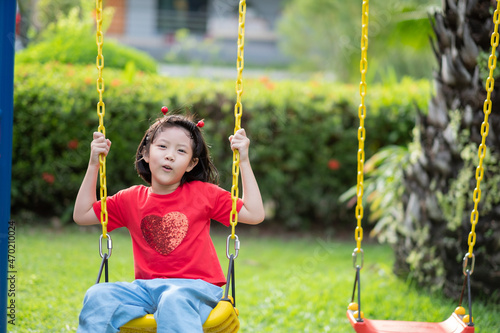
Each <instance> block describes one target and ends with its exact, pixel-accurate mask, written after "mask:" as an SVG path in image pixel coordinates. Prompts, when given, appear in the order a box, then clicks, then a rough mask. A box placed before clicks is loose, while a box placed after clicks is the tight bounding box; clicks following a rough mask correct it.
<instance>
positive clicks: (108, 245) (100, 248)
mask: <svg viewBox="0 0 500 333" xmlns="http://www.w3.org/2000/svg"><path fill="white" fill-rule="evenodd" d="M102 239H103V235H102V234H101V236H100V237H99V254H100V255H101V258H104V254H103V253H102ZM106 239H107V242H106V243H107V248H108V255H107V257H108V258H109V257H111V251H112V250H113V241H112V240H111V236H109V235H108V234H106Z"/></svg>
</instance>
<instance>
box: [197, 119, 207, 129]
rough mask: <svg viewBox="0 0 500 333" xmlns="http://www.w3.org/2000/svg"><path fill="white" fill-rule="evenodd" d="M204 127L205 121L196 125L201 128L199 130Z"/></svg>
mask: <svg viewBox="0 0 500 333" xmlns="http://www.w3.org/2000/svg"><path fill="white" fill-rule="evenodd" d="M203 126H205V122H204V121H203V120H200V121H199V122H198V123H197V124H196V127H199V128H202V127H203Z"/></svg>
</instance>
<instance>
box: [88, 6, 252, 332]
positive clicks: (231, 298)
mask: <svg viewBox="0 0 500 333" xmlns="http://www.w3.org/2000/svg"><path fill="white" fill-rule="evenodd" d="M245 13H246V1H245V0H240V1H239V24H238V53H237V62H236V65H237V80H236V95H237V96H236V104H235V107H234V116H235V127H234V132H235V133H236V131H238V130H239V129H240V128H241V116H242V114H243V107H242V104H241V95H242V94H243V80H242V74H243V66H244V58H243V54H244V52H243V51H244V36H245ZM96 23H97V32H96V43H97V59H96V67H97V70H98V79H97V91H98V93H99V102H98V103H97V115H98V117H99V126H98V131H99V132H100V133H103V134H104V135H106V133H105V131H106V129H105V127H104V115H105V104H104V102H103V99H102V97H103V92H104V79H103V77H102V70H103V68H104V57H103V55H102V46H103V39H104V35H103V32H102V0H96ZM99 164H100V167H99V182H100V199H101V225H102V235H100V238H99V254H100V256H101V258H102V261H101V265H100V268H99V273H98V276H97V281H96V283H99V282H100V280H101V276H102V273H103V271H104V275H105V277H104V279H105V281H106V282H108V260H109V257H110V256H111V252H112V248H113V244H112V240H111V237H110V236H109V235H108V234H107V224H108V212H107V207H106V198H107V187H106V156H104V155H100V156H99ZM232 174H233V178H232V187H231V199H232V211H231V213H230V224H231V234H230V235H229V236H228V237H227V240H226V256H227V258H228V260H229V265H228V272H227V276H226V286H225V292H224V294H223V298H222V299H221V300H220V301H219V303H218V304H217V306H216V307H215V308H214V309H213V310H212V312H211V313H210V315H209V317H208V318H207V320H206V321H205V323H204V324H203V330H204V332H206V333H216V332H220V333H235V332H238V330H239V328H240V322H239V319H238V315H239V312H238V309H237V308H236V296H235V291H236V290H235V274H234V260H235V259H236V258H237V257H238V253H239V249H240V242H239V239H238V236H237V235H236V234H235V227H236V225H237V223H238V212H237V205H236V203H237V200H238V197H239V191H238V180H239V152H238V150H237V149H235V150H234V151H233V164H232ZM103 239H104V240H106V247H107V253H103V248H102V247H103V246H102V243H103ZM231 240H233V242H234V253H230V250H229V246H230V243H231ZM230 288H231V294H229V292H230V290H229V289H230ZM120 332H128V333H131V332H156V322H155V319H154V316H153V315H152V314H148V315H146V316H144V317H142V318H137V319H133V320H131V321H130V322H128V323H127V324H125V325H123V326H122V327H121V328H120Z"/></svg>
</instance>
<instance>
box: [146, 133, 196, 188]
mask: <svg viewBox="0 0 500 333" xmlns="http://www.w3.org/2000/svg"><path fill="white" fill-rule="evenodd" d="M144 160H145V161H146V162H147V163H149V169H150V170H151V188H152V190H153V193H156V194H169V193H172V192H174V191H175V190H176V189H177V187H179V185H180V182H181V179H182V176H183V175H184V173H186V172H189V171H191V170H192V169H193V168H194V167H195V166H196V164H197V163H198V159H197V158H195V159H193V141H192V139H191V137H190V134H189V132H188V131H187V130H186V129H184V128H181V127H177V126H173V127H167V128H165V129H163V130H161V131H160V132H158V133H157V135H156V137H155V139H154V141H153V142H151V144H150V146H149V152H146V154H144Z"/></svg>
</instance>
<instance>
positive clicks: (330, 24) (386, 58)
mask: <svg viewBox="0 0 500 333" xmlns="http://www.w3.org/2000/svg"><path fill="white" fill-rule="evenodd" d="M438 3H439V1H437V0H413V1H404V2H402V1H396V0H388V1H380V2H376V3H374V4H372V6H370V19H369V39H370V43H369V48H368V56H369V61H368V64H369V65H368V66H369V68H370V70H369V74H368V75H370V77H371V78H372V79H373V78H378V79H382V78H383V77H384V76H387V75H388V74H391V73H393V76H394V75H395V76H396V77H402V76H405V75H411V76H415V77H429V76H430V73H431V66H432V58H431V52H430V49H429V42H428V35H429V34H430V33H431V27H430V24H429V20H428V18H427V16H428V12H429V11H431V10H432V8H433V6H436V5H437V4H438ZM278 30H279V33H280V47H281V49H282V50H283V52H285V53H286V54H287V55H288V56H290V57H291V58H292V59H293V62H294V65H295V66H296V67H297V68H298V69H305V70H317V71H330V72H333V73H334V74H335V75H337V76H338V77H339V78H341V79H350V78H353V77H356V76H357V74H358V72H359V66H358V63H359V56H360V33H361V1H347V2H344V1H335V0H315V1H309V0H291V1H289V3H288V4H287V5H286V6H285V9H284V12H283V18H282V19H281V21H280V22H279V26H278Z"/></svg>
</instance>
